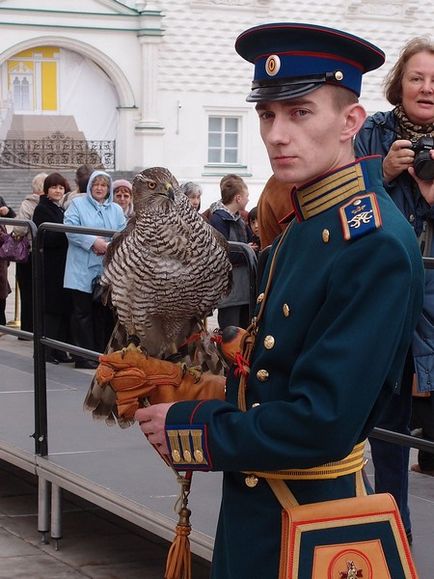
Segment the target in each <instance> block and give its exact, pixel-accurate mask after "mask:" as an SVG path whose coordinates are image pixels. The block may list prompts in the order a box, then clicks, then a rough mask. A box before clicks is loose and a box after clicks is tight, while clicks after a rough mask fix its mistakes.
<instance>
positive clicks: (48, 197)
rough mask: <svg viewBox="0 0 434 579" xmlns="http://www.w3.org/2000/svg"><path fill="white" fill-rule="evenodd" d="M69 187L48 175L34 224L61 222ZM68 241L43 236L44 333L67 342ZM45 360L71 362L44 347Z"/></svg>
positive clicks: (57, 175)
mask: <svg viewBox="0 0 434 579" xmlns="http://www.w3.org/2000/svg"><path fill="white" fill-rule="evenodd" d="M68 189H69V184H68V182H67V180H66V179H65V177H63V175H61V174H60V173H50V175H48V177H46V179H45V181H44V191H43V195H41V196H40V197H39V203H38V205H37V206H36V208H35V211H34V212H33V222H34V223H35V225H36V226H37V227H39V225H41V223H45V222H48V223H63V213H64V210H63V207H62V200H63V197H64V195H65V192H66V191H68ZM67 249H68V240H67V239H66V235H65V234H64V233H57V232H55V231H46V232H45V233H44V293H45V300H44V321H45V334H46V335H47V336H48V337H49V338H54V339H56V340H61V341H68V339H69V312H70V301H69V294H68V291H67V290H65V289H64V287H63V276H64V273H65V262H66V252H67ZM46 359H47V361H48V362H51V363H52V364H59V362H70V361H71V359H70V357H69V356H68V355H67V354H66V353H65V352H63V351H62V350H56V349H51V348H47V353H46Z"/></svg>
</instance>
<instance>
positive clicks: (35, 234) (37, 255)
mask: <svg viewBox="0 0 434 579" xmlns="http://www.w3.org/2000/svg"><path fill="white" fill-rule="evenodd" d="M0 223H3V224H4V225H20V226H23V225H24V226H26V227H28V228H29V230H30V232H31V235H32V252H31V256H32V257H31V259H32V266H33V272H34V273H33V280H32V283H33V319H34V333H33V334H31V333H30V332H23V331H22V330H16V329H13V328H11V327H9V326H1V325H0V330H1V331H4V332H5V333H8V334H11V335H15V336H20V337H25V338H33V341H34V372H35V374H34V383H35V434H34V437H35V453H36V454H38V455H40V456H47V454H48V437H47V430H48V426H47V377H46V367H45V347H46V346H48V347H52V348H57V349H59V350H63V351H65V352H70V353H73V354H78V355H80V356H82V357H84V358H89V359H93V360H97V359H98V356H99V354H100V353H99V352H95V351H92V350H86V349H84V348H80V347H78V346H74V345H72V344H68V343H66V342H61V341H58V340H54V339H52V338H48V337H47V336H45V327H44V316H43V303H44V289H43V284H42V283H41V280H43V279H44V277H43V276H44V253H43V250H44V247H43V246H44V234H45V232H46V231H57V232H62V233H66V232H70V233H83V234H92V235H102V236H105V237H111V236H112V235H114V234H115V233H116V231H113V230H107V229H92V228H89V227H79V226H76V227H73V226H69V225H63V224H57V223H43V224H42V225H40V226H39V228H38V230H36V227H35V225H34V223H33V222H31V221H25V220H19V219H9V218H4V217H3V218H0ZM229 246H230V251H231V252H232V253H235V254H242V255H243V259H244V260H245V262H246V265H247V266H248V267H249V269H250V271H251V284H250V312H251V313H252V312H253V311H254V308H255V304H256V268H257V263H256V256H255V255H254V252H252V250H251V248H250V247H248V246H246V244H243V243H237V242H230V243H229ZM424 266H425V267H426V268H427V269H434V258H424ZM370 436H372V437H374V438H378V439H381V440H385V441H387V442H392V443H395V444H399V445H401V446H409V447H412V448H416V449H418V450H424V451H428V452H432V453H434V442H431V441H429V440H425V439H423V438H417V437H414V436H408V435H405V434H401V433H398V432H393V431H390V430H385V429H382V428H374V429H373V431H372V432H371V433H370Z"/></svg>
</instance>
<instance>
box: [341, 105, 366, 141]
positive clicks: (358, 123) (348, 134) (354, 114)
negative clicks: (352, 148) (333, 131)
mask: <svg viewBox="0 0 434 579" xmlns="http://www.w3.org/2000/svg"><path fill="white" fill-rule="evenodd" d="M343 113H344V126H343V129H342V133H341V140H342V142H345V141H348V140H352V138H353V137H354V136H355V135H356V134H357V133H358V132H359V131H360V129H361V128H362V126H363V123H364V122H365V119H366V111H365V109H364V108H363V107H362V105H361V104H360V103H353V104H350V105H348V106H347V107H345V108H344V110H343Z"/></svg>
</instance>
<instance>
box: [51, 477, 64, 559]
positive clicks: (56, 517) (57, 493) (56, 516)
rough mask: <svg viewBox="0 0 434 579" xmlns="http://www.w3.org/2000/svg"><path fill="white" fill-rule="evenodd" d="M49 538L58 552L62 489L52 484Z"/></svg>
mask: <svg viewBox="0 0 434 579" xmlns="http://www.w3.org/2000/svg"><path fill="white" fill-rule="evenodd" d="M51 538H52V539H53V540H54V543H55V549H56V551H58V550H59V541H60V539H61V538H62V489H61V488H60V487H59V485H56V484H54V483H52V485H51Z"/></svg>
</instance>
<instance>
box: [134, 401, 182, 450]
mask: <svg viewBox="0 0 434 579" xmlns="http://www.w3.org/2000/svg"><path fill="white" fill-rule="evenodd" d="M172 404H174V403H173V402H166V403H164V404H155V405H154V406H147V407H146V408H140V409H139V410H137V411H136V413H135V415H134V418H135V420H137V421H138V423H139V426H140V430H141V431H142V432H143V434H144V435H145V436H146V438H147V439H148V440H149V442H150V443H151V444H152V445H153V446H154V447H155V448H156V449H157V450H158V452H159V453H160V454H161V455H163V456H168V455H169V449H168V447H167V442H166V434H165V427H166V416H167V413H168V411H169V408H170V407H171V406H172Z"/></svg>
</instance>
